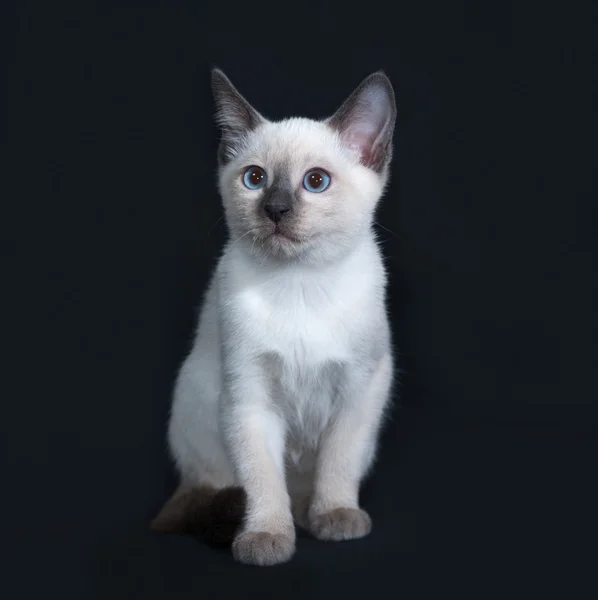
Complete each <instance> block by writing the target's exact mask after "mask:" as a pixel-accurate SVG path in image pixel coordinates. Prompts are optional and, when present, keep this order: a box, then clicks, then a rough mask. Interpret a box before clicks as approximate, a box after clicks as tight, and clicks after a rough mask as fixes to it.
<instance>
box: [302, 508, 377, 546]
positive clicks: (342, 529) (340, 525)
mask: <svg viewBox="0 0 598 600" xmlns="http://www.w3.org/2000/svg"><path fill="white" fill-rule="evenodd" d="M309 530H310V531H311V533H312V535H313V536H314V537H316V538H318V539H319V540H324V541H332V542H340V541H342V540H354V539H357V538H361V537H364V536H366V535H367V534H368V533H369V532H370V531H371V530H372V520H371V519H370V516H369V515H368V514H367V513H366V512H365V510H361V509H360V508H335V509H334V510H331V511H330V512H327V513H324V514H321V515H315V516H312V517H310V519H309Z"/></svg>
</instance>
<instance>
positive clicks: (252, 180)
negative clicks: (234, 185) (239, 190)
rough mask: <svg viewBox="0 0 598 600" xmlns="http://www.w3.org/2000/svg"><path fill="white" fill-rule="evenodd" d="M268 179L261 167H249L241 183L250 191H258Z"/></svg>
mask: <svg viewBox="0 0 598 600" xmlns="http://www.w3.org/2000/svg"><path fill="white" fill-rule="evenodd" d="M267 180H268V177H267V176H266V171H264V169H262V168H261V167H255V166H254V167H249V168H248V169H247V170H246V171H245V173H244V174H243V183H244V184H245V185H246V187H248V188H249V189H250V190H259V189H260V188H262V187H264V186H265V185H266V181H267Z"/></svg>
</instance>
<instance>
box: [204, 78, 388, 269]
mask: <svg viewBox="0 0 598 600" xmlns="http://www.w3.org/2000/svg"><path fill="white" fill-rule="evenodd" d="M212 88H213V91H214V98H215V101H216V107H217V119H218V123H219V125H220V127H221V130H222V139H221V142H220V147H219V152H218V163H219V187H220V193H221V196H222V199H223V203H224V208H225V212H226V218H227V222H228V225H229V228H230V230H231V233H232V235H233V240H238V241H235V243H239V244H242V245H243V246H245V247H247V248H248V251H249V252H251V253H252V254H255V255H258V256H264V255H267V256H272V257H274V258H276V259H287V260H290V259H301V260H304V261H310V262H312V261H318V262H320V261H326V260H331V259H333V258H335V257H337V256H339V255H342V254H343V253H345V252H346V251H347V250H349V249H350V248H351V247H352V246H353V245H354V244H355V242H356V240H357V239H358V238H359V236H360V235H363V233H364V232H365V231H367V230H368V229H369V228H370V227H371V223H372V219H373V214H374V210H375V208H376V205H377V203H378V201H379V199H380V196H381V195H382V192H383V190H384V186H385V184H386V181H387V177H388V165H389V162H390V158H391V154H392V134H393V130H394V125H395V118H396V107H395V99H394V93H393V89H392V86H391V84H390V81H389V80H388V78H387V77H386V75H384V74H383V73H380V72H379V73H374V74H373V75H370V76H369V77H367V78H366V79H365V80H364V81H363V82H362V83H361V84H360V85H359V86H358V87H357V89H356V90H355V91H354V92H353V93H352V94H351V95H350V96H349V98H348V99H347V100H346V101H345V102H344V103H343V105H342V106H341V107H340V108H339V109H338V110H337V111H336V113H335V114H334V115H333V116H331V117H329V118H328V119H325V120H322V121H315V120H311V119H304V118H290V119H285V120H283V121H278V122H272V121H269V120H267V119H266V118H264V117H263V116H262V115H261V114H260V113H259V112H257V111H256V110H255V109H254V108H253V107H252V106H251V105H250V104H249V103H248V102H247V100H245V98H243V96H241V94H240V93H239V92H238V91H237V90H236V89H235V87H234V86H233V85H232V83H231V82H230V81H229V80H228V79H227V77H226V76H225V75H224V73H222V71H220V70H218V69H214V71H213V72H212Z"/></svg>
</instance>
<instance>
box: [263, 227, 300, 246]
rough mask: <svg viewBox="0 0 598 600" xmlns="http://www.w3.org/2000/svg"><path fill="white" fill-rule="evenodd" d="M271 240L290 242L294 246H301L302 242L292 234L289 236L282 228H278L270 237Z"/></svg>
mask: <svg viewBox="0 0 598 600" xmlns="http://www.w3.org/2000/svg"><path fill="white" fill-rule="evenodd" d="M269 237H270V238H274V239H278V240H284V241H289V242H293V243H294V244H300V243H301V240H300V239H299V238H296V237H294V236H292V235H290V234H288V233H287V232H286V231H282V230H281V229H280V228H278V227H277V228H276V229H275V230H274V231H273V232H272V233H271V234H270V236H269Z"/></svg>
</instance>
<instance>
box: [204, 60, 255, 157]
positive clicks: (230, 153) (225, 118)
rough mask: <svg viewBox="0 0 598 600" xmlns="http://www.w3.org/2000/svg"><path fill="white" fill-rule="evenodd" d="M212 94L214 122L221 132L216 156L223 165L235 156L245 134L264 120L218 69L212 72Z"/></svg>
mask: <svg viewBox="0 0 598 600" xmlns="http://www.w3.org/2000/svg"><path fill="white" fill-rule="evenodd" d="M212 92H213V94H214V101H215V103H216V120H217V122H218V124H219V125H220V129H221V130H222V139H221V142H220V149H219V152H218V155H219V159H220V161H221V162H223V163H224V162H227V160H229V159H230V158H233V157H234V156H235V155H236V153H237V150H238V147H239V144H240V143H242V140H243V137H244V136H245V134H246V133H247V132H249V131H251V130H252V129H255V128H256V127H257V126H258V125H260V124H261V123H265V122H266V119H265V118H264V117H262V115H260V113H259V112H258V111H257V110H255V108H253V106H251V104H249V102H247V100H245V98H243V96H242V95H241V94H240V93H239V92H238V91H237V88H235V86H234V85H233V84H232V83H231V82H230V79H229V78H228V77H227V76H226V75H225V74H224V73H223V72H222V71H221V70H220V69H216V68H215V69H213V70H212Z"/></svg>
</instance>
